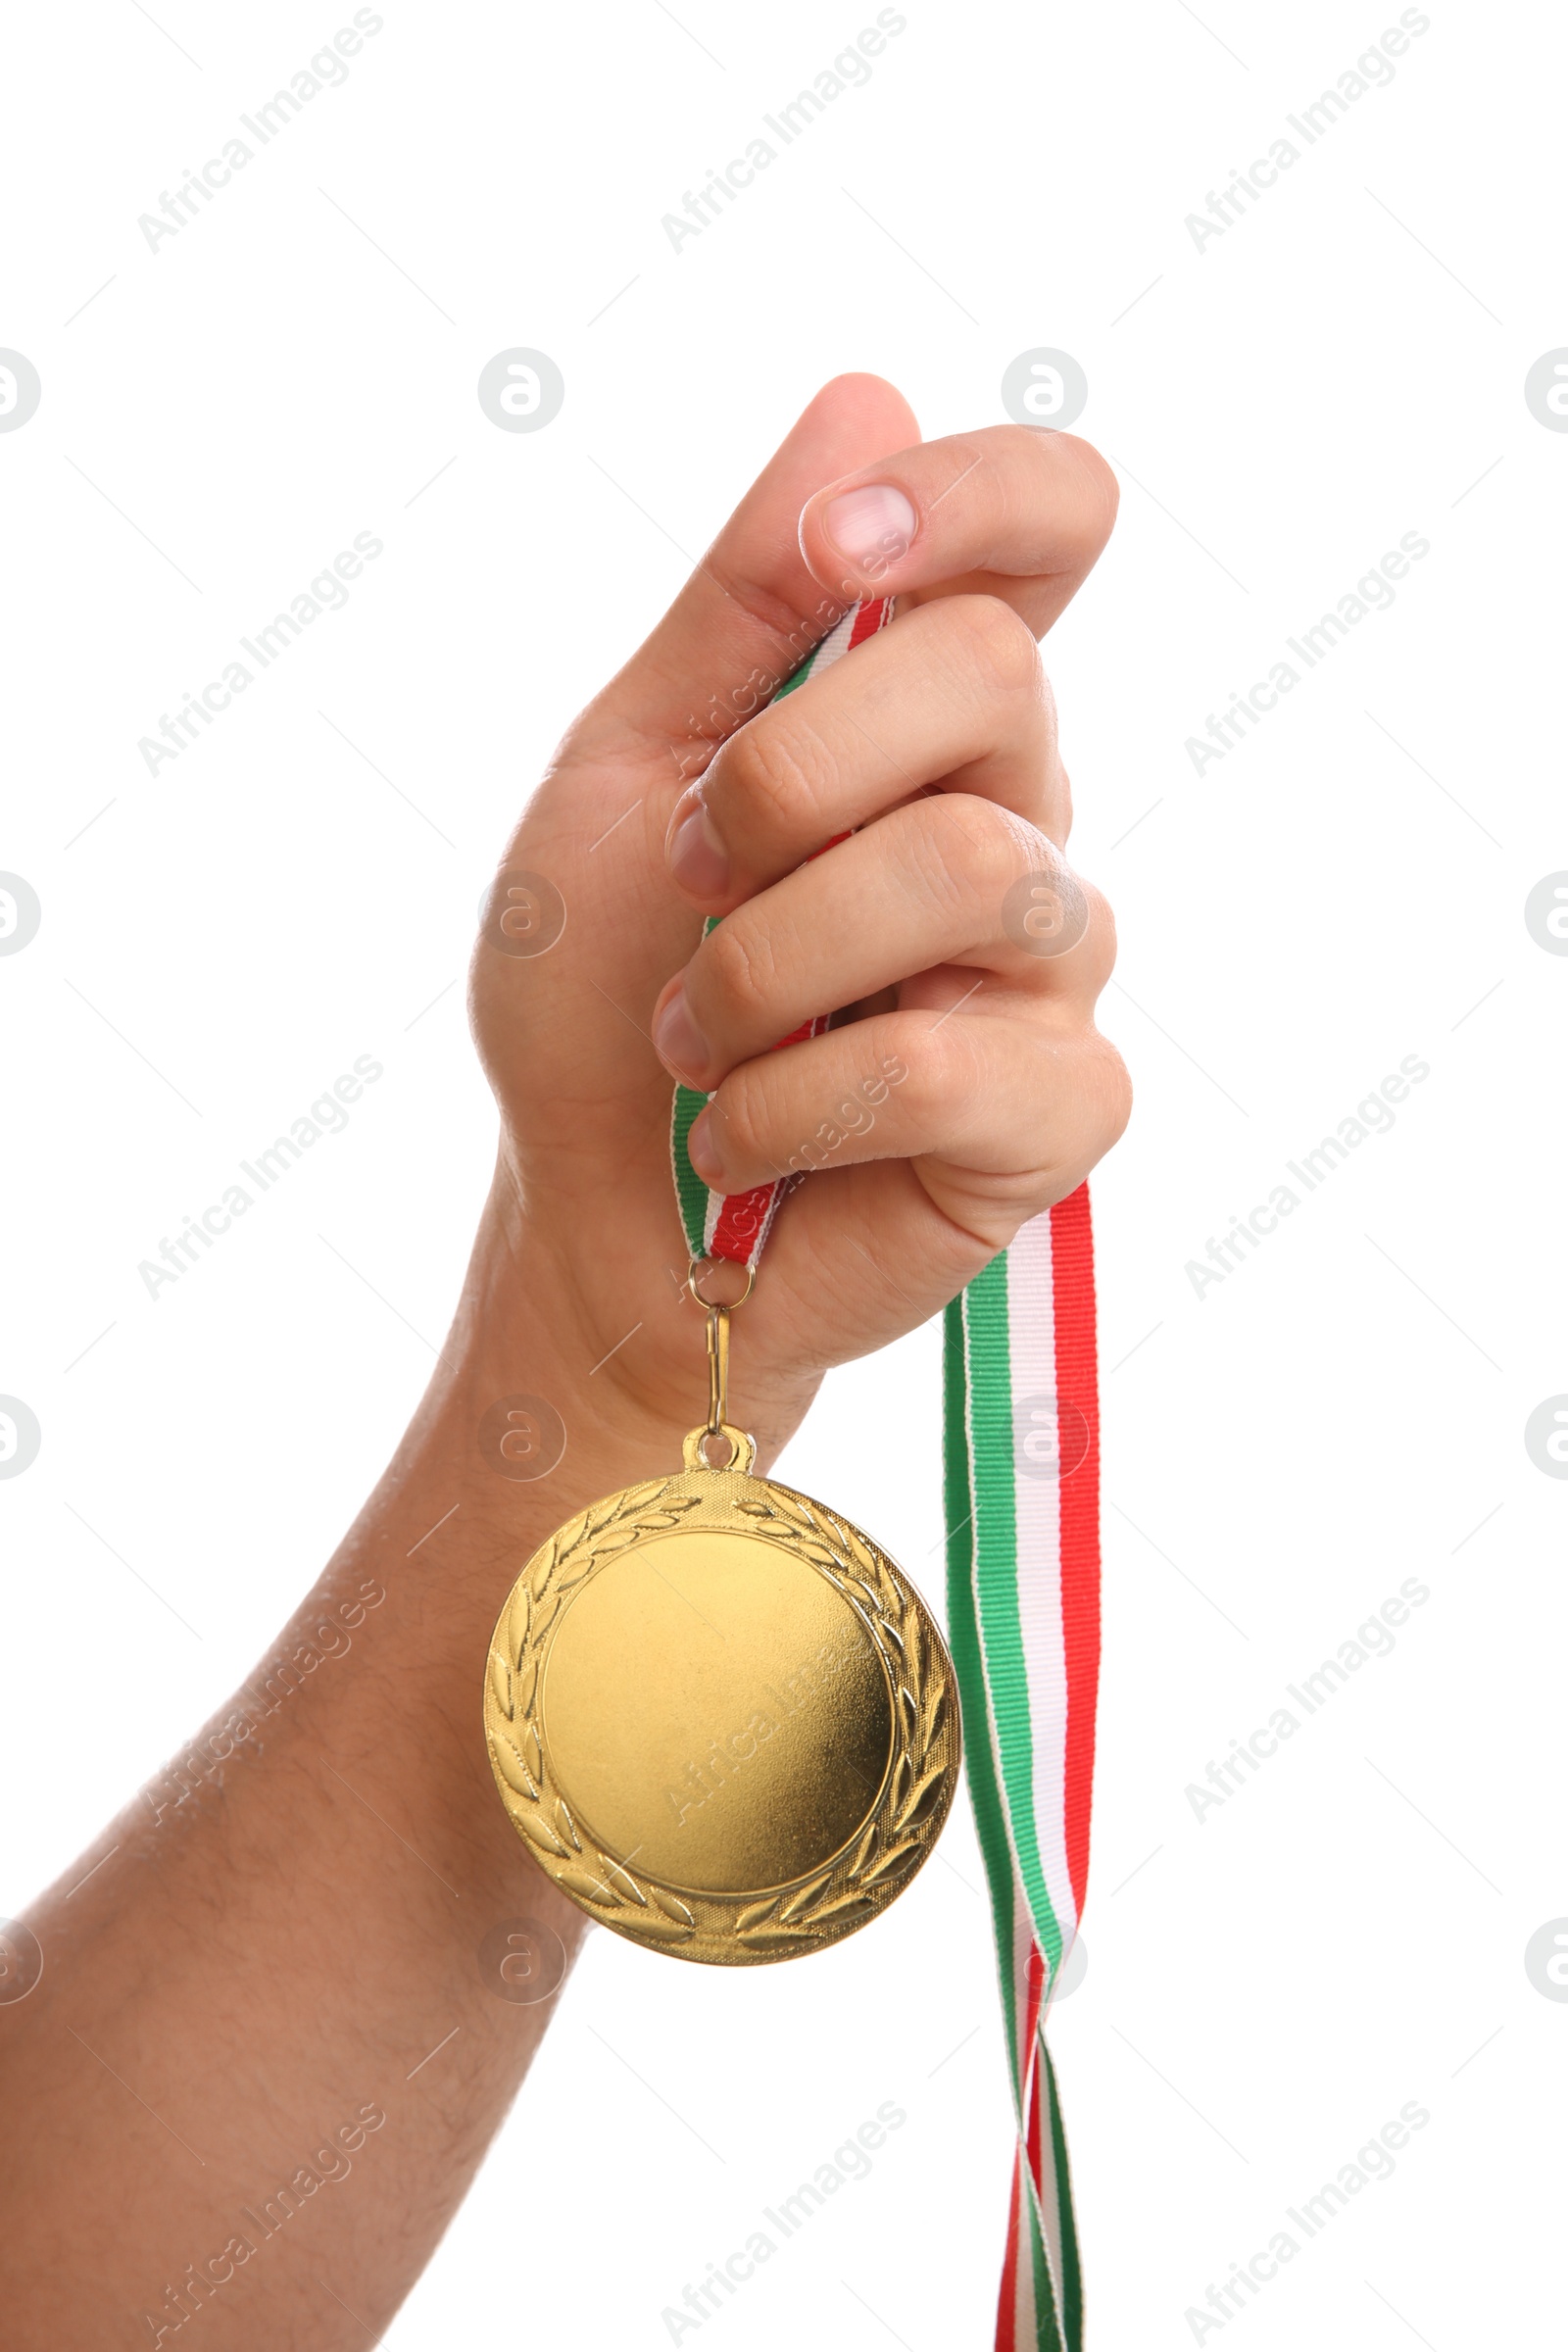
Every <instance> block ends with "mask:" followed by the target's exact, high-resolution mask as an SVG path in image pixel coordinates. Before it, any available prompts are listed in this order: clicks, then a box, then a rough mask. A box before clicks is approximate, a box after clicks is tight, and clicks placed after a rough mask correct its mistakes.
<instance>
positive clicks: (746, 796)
mask: <svg viewBox="0 0 1568 2352" xmlns="http://www.w3.org/2000/svg"><path fill="white" fill-rule="evenodd" d="M713 764H714V768H715V769H716V770H717V775H716V778H714V779H713V781H712V782H711V784H710V787H709V790H710V798H711V796H712V793H713V792H714V790H715V789H716V791H717V793H718V795H719V797H720V800H721V802H722V800H723V799H724V798H726V797H727V798H729V799H730V800H731V801H732V803H733V805H734V806H735V808H736V809H737V811H738V812H739V813H741V814H743V815H744V816H745V817H747V818H748V819H750V820H751V821H752V822H754V823H755V822H757V821H759V820H760V822H761V823H762V824H763V825H764V826H766V827H768V828H769V829H770V830H774V831H785V832H791V833H793V832H796V831H798V830H799V828H800V825H801V821H802V818H803V816H806V817H809V815H810V814H811V812H812V811H813V810H814V809H816V808H817V806H818V805H819V803H820V801H821V799H822V794H823V788H824V785H825V784H826V783H827V781H828V770H829V768H830V762H829V760H828V758H827V754H826V750H825V747H824V746H823V744H822V741H821V738H820V737H819V736H818V735H817V734H816V733H815V732H814V731H813V730H812V729H811V728H809V727H803V726H802V724H801V723H800V721H799V719H798V718H797V717H795V716H794V715H793V714H791V715H790V716H788V717H786V716H785V715H784V714H783V713H782V712H781V713H780V714H779V715H777V716H774V715H772V714H771V713H769V712H763V713H762V714H761V715H760V716H759V717H757V718H754V719H753V720H752V721H751V723H750V724H749V725H748V726H745V727H743V728H742V729H741V731H740V733H739V734H738V735H732V736H731V737H730V740H729V742H728V743H727V744H726V745H725V746H724V748H723V750H722V751H721V752H720V754H719V756H718V758H717V760H715V761H714V763H713ZM720 821H721V822H722V814H720Z"/></svg>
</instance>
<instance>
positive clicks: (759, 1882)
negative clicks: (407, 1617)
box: [540, 1529, 894, 1895]
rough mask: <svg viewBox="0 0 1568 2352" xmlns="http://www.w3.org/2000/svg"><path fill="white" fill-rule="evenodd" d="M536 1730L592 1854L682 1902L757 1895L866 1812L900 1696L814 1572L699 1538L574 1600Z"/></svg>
mask: <svg viewBox="0 0 1568 2352" xmlns="http://www.w3.org/2000/svg"><path fill="white" fill-rule="evenodd" d="M540 1730H541V1734H542V1737H543V1740H544V1747H545V1753H546V1755H547V1757H548V1758H549V1761H550V1765H551V1768H552V1770H553V1772H554V1775H555V1777H556V1779H557V1781H558V1782H559V1784H560V1786H561V1789H562V1790H563V1792H564V1794H565V1795H566V1798H567V1801H568V1803H569V1804H570V1805H571V1807H572V1810H573V1811H574V1813H575V1814H576V1816H577V1818H578V1820H579V1822H580V1823H581V1824H582V1825H583V1826H584V1828H585V1829H589V1830H591V1831H592V1833H593V1835H594V1837H595V1838H598V1839H599V1840H600V1841H601V1842H602V1843H604V1844H605V1845H607V1846H608V1847H610V1848H611V1849H613V1851H614V1852H615V1853H616V1854H618V1855H620V1856H622V1857H624V1858H627V1859H629V1858H631V1857H632V1856H635V1857H636V1860H637V1862H639V1863H640V1864H641V1865H642V1867H643V1869H645V1870H647V1871H650V1872H651V1873H652V1874H653V1876H654V1877H655V1878H657V1879H659V1880H661V1881H662V1883H663V1884H664V1885H666V1886H669V1887H678V1888H679V1889H681V1890H682V1891H683V1892H687V1893H703V1894H729V1895H734V1894H747V1893H760V1892H761V1891H762V1890H763V1889H764V1888H767V1887H784V1886H788V1885H790V1884H791V1883H792V1882H793V1881H795V1880H797V1879H800V1878H803V1877H805V1876H806V1875H807V1874H808V1873H809V1872H811V1871H813V1870H821V1869H823V1868H825V1867H826V1865H827V1864H828V1863H829V1862H831V1861H832V1859H833V1857H834V1856H835V1855H836V1854H837V1853H838V1852H839V1851H840V1850H841V1849H842V1848H843V1847H844V1846H846V1845H847V1844H848V1843H849V1841H850V1839H851V1838H853V1837H854V1836H855V1835H856V1833H857V1831H858V1830H859V1829H860V1827H861V1825H862V1824H863V1823H864V1821H865V1820H866V1818H867V1816H868V1815H869V1814H870V1812H871V1809H872V1807H873V1805H874V1803H875V1801H876V1798H877V1796H878V1794H879V1793H880V1791H881V1789H882V1785H883V1782H884V1781H885V1780H886V1778H887V1774H888V1769H889V1766H890V1765H891V1763H892V1761H893V1733H894V1725H893V1689H892V1685H891V1683H890V1682H889V1679H888V1674H887V1670H886V1668H885V1667H884V1665H883V1662H882V1659H881V1657H880V1656H879V1655H878V1653H877V1650H876V1648H875V1646H874V1644H873V1642H872V1641H871V1637H870V1634H869V1632H868V1631H867V1629H866V1626H865V1623H864V1621H863V1619H862V1618H861V1617H860V1616H859V1615H858V1612H857V1610H856V1609H855V1608H854V1607H853V1606H852V1604H851V1603H850V1602H849V1601H848V1600H847V1599H846V1598H845V1596H844V1594H843V1593H841V1592H839V1591H838V1589H837V1588H836V1587H835V1586H833V1585H831V1584H830V1583H829V1582H828V1580H827V1578H826V1577H825V1576H822V1575H820V1574H819V1573H818V1572H817V1570H816V1569H814V1568H812V1567H810V1566H809V1564H808V1563H807V1562H806V1561H804V1560H802V1559H800V1558H798V1557H797V1556H796V1555H795V1554H794V1553H793V1552H791V1551H788V1550H786V1549H785V1548H784V1547H783V1546H782V1545H780V1544H770V1543H768V1542H766V1541H765V1539H762V1538H760V1537H757V1536H752V1535H741V1534H730V1533H728V1532H725V1531H721V1530H718V1529H703V1530H693V1531H691V1532H681V1533H677V1534H674V1535H669V1536H665V1537H663V1538H662V1540H657V1541H655V1542H653V1543H650V1544H639V1545H638V1546H637V1548H636V1549H635V1550H633V1551H630V1552H625V1553H623V1554H622V1555H621V1557H620V1558H619V1559H617V1560H615V1561H613V1563H612V1564H611V1565H610V1566H609V1567H608V1568H606V1569H605V1570H604V1571H603V1573H602V1574H600V1575H599V1576H596V1577H595V1578H593V1580H592V1581H591V1582H590V1583H589V1584H587V1585H586V1586H584V1588H583V1589H582V1591H581V1592H580V1593H577V1594H575V1595H574V1596H573V1598H572V1600H571V1602H570V1603H569V1605H568V1606H567V1608H566V1610H565V1612H564V1616H563V1618H562V1620H561V1624H560V1627H559V1630H558V1631H557V1633H556V1637H555V1640H554V1641H553V1642H552V1643H551V1647H550V1654H549V1658H548V1660H547V1662H546V1667H545V1674H544V1683H543V1689H542V1691H541V1693H540Z"/></svg>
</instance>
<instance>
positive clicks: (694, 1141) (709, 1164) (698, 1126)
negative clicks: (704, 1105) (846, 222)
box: [686, 1110, 724, 1186]
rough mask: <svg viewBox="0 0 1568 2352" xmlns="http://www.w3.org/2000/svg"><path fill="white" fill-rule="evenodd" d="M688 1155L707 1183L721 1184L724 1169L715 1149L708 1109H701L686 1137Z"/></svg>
mask: <svg viewBox="0 0 1568 2352" xmlns="http://www.w3.org/2000/svg"><path fill="white" fill-rule="evenodd" d="M686 1156H687V1158H688V1159H689V1160H690V1161H691V1163H692V1166H693V1167H694V1168H695V1169H696V1170H697V1173H698V1175H699V1176H700V1177H701V1178H702V1180H703V1182H704V1183H705V1184H711V1185H714V1186H717V1185H720V1184H722V1183H723V1181H724V1171H723V1169H722V1168H721V1167H720V1166H719V1161H718V1153H717V1152H715V1151H714V1150H713V1131H712V1128H711V1124H710V1121H709V1116H708V1113H707V1111H706V1110H700V1111H699V1112H698V1114H697V1116H696V1118H695V1119H693V1121H692V1124H691V1132H690V1133H689V1134H688V1136H687V1138H686Z"/></svg>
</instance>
